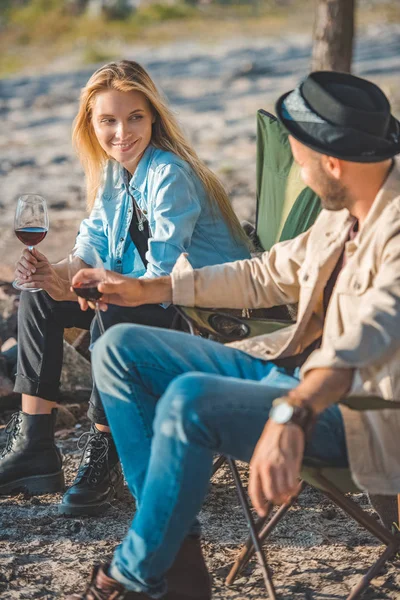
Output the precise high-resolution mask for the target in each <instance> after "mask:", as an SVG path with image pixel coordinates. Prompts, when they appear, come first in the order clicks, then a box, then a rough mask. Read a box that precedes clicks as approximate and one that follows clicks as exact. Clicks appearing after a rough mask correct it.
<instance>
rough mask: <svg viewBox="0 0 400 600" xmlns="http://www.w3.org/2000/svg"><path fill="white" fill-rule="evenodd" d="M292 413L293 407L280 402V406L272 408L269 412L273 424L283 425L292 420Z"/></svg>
mask: <svg viewBox="0 0 400 600" xmlns="http://www.w3.org/2000/svg"><path fill="white" fill-rule="evenodd" d="M293 411H294V407H293V406H292V405H291V404H289V403H288V402H282V404H278V405H277V406H274V407H273V408H272V410H271V412H270V417H271V419H272V420H273V421H275V423H279V424H280V425H283V424H284V423H288V421H290V419H291V418H292V415H293Z"/></svg>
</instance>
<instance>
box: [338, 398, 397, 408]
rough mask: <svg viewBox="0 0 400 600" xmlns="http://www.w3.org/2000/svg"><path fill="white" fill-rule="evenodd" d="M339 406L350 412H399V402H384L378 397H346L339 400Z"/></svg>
mask: <svg viewBox="0 0 400 600" xmlns="http://www.w3.org/2000/svg"><path fill="white" fill-rule="evenodd" d="M339 404H343V405H344V406H347V407H348V408H350V409H351V410H361V411H363V410H384V409H391V410H399V409H400V401H398V400H385V399H384V398H381V397H380V396H347V397H346V398H343V399H342V400H340V402H339Z"/></svg>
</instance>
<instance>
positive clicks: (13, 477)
mask: <svg viewBox="0 0 400 600" xmlns="http://www.w3.org/2000/svg"><path fill="white" fill-rule="evenodd" d="M56 414H57V410H56V409H53V411H52V414H50V415H27V414H25V413H23V412H17V413H14V414H13V416H12V417H11V420H10V421H9V423H8V425H7V427H6V434H7V441H6V445H5V447H4V448H3V451H2V452H1V454H0V494H11V493H13V492H20V491H26V492H28V493H30V494H50V493H52V492H60V491H62V490H63V489H64V487H65V486H64V474H63V472H62V460H61V453H60V451H59V449H58V448H57V446H56V445H55V443H54V427H55V422H56Z"/></svg>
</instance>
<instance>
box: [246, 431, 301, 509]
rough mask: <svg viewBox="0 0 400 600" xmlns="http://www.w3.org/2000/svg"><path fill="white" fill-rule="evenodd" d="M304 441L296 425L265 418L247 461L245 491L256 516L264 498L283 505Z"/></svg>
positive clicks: (291, 489) (294, 482) (291, 488)
mask: <svg viewBox="0 0 400 600" xmlns="http://www.w3.org/2000/svg"><path fill="white" fill-rule="evenodd" d="M304 444H305V441H304V433H303V430H302V429H301V428H300V427H298V426H297V425H294V424H292V423H290V424H287V425H279V424H278V423H275V422H274V421H272V420H269V421H267V424H266V425H265V427H264V431H263V432H262V434H261V436H260V439H259V440H258V443H257V446H256V448H255V450H254V453H253V456H252V459H251V461H250V482H249V494H250V498H251V501H252V503H253V506H254V508H255V509H256V511H257V513H258V515H259V516H260V517H262V516H265V514H266V510H265V509H266V506H265V505H266V500H269V501H271V502H273V503H274V504H283V503H284V502H286V501H287V500H289V498H290V497H291V496H293V494H294V493H295V492H296V488H297V484H298V477H299V474H300V468H301V462H302V460H303V453H304Z"/></svg>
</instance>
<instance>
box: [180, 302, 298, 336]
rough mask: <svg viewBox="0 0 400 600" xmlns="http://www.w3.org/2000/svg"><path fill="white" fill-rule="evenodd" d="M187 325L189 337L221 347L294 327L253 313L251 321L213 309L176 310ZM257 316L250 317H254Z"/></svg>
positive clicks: (232, 312)
mask: <svg viewBox="0 0 400 600" xmlns="http://www.w3.org/2000/svg"><path fill="white" fill-rule="evenodd" d="M175 308H176V309H177V311H178V312H179V314H180V315H181V317H182V318H183V319H184V320H185V321H186V323H187V324H188V326H189V329H190V332H191V333H192V334H197V333H199V334H200V335H203V336H207V337H212V339H214V340H216V341H219V342H221V343H228V342H234V341H238V340H244V339H247V338H249V337H255V336H257V335H263V334H267V333H272V332H273V331H277V330H278V329H283V328H284V327H288V326H289V325H292V324H293V321H290V320H289V319H268V318H262V317H259V316H258V315H259V314H260V313H258V312H256V311H252V314H251V315H250V317H248V316H246V315H244V316H243V313H245V312H247V311H241V310H232V309H226V310H223V311H221V310H214V309H212V308H188V307H186V306H176V307H175ZM254 313H255V314H256V315H257V316H253V314H254Z"/></svg>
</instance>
